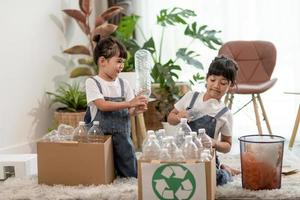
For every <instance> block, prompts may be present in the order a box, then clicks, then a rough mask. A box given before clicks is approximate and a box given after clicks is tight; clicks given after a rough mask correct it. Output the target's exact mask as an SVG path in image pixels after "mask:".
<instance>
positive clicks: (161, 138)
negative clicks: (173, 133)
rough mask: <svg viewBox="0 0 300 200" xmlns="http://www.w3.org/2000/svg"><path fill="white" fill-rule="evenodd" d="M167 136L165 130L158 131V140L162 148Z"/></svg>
mask: <svg viewBox="0 0 300 200" xmlns="http://www.w3.org/2000/svg"><path fill="white" fill-rule="evenodd" d="M165 136H166V131H165V129H159V130H158V131H156V138H157V140H158V143H159V145H160V146H161V147H162V146H163V138H165Z"/></svg>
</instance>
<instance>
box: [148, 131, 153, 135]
mask: <svg viewBox="0 0 300 200" xmlns="http://www.w3.org/2000/svg"><path fill="white" fill-rule="evenodd" d="M147 135H155V132H154V131H153V130H148V131H147Z"/></svg>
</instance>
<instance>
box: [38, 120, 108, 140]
mask: <svg viewBox="0 0 300 200" xmlns="http://www.w3.org/2000/svg"><path fill="white" fill-rule="evenodd" d="M99 125H100V124H99V121H94V122H93V126H92V127H91V128H90V129H87V126H86V124H85V122H83V121H80V122H79V124H78V126H77V127H76V128H75V129H74V128H73V127H72V126H69V125H66V124H60V125H59V126H58V128H57V130H53V131H51V132H49V133H47V134H46V135H45V136H44V137H43V139H44V140H46V141H50V142H66V141H77V142H84V143H99V142H102V141H103V137H102V136H104V134H103V132H102V131H101V129H100V127H99Z"/></svg>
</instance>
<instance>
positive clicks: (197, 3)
mask: <svg viewBox="0 0 300 200" xmlns="http://www.w3.org/2000/svg"><path fill="white" fill-rule="evenodd" d="M133 3H134V4H133V5H134V9H135V13H136V14H138V15H140V16H141V19H140V24H139V26H140V27H141V29H142V30H143V32H144V33H145V35H146V38H149V37H150V36H153V37H154V39H155V40H156V41H157V44H158V43H159V42H158V41H159V39H160V36H161V35H160V34H161V27H160V26H157V25H156V15H158V14H159V11H160V10H161V9H167V8H173V7H181V8H185V9H191V10H193V11H195V13H196V14H197V17H195V18H194V19H193V20H192V21H191V22H193V21H197V23H198V24H206V25H208V28H210V29H215V30H220V31H222V32H221V33H220V34H218V36H219V37H220V38H221V39H222V41H223V42H226V41H230V40H267V41H271V42H272V43H274V45H275V46H276V48H277V63H276V67H275V70H274V72H273V77H276V78H278V81H277V83H276V84H275V86H274V87H273V88H272V89H271V90H269V91H267V92H265V93H263V94H262V99H263V102H264V105H265V109H266V111H267V115H268V118H269V121H270V124H271V128H272V131H273V133H274V134H277V135H282V136H284V137H286V138H287V139H289V138H290V135H291V132H292V129H293V126H294V122H295V117H296V113H297V109H298V105H299V102H300V101H299V99H300V95H291V94H286V93H285V92H300V84H299V83H298V81H297V78H298V76H299V74H300V66H299V61H298V59H299V57H300V12H299V9H300V1H298V0H243V1H241V0H209V1H208V0H184V1H183V0H134V1H133ZM137 36H138V40H139V41H140V42H144V39H143V37H142V35H141V34H140V32H137ZM189 41H190V40H189V39H186V37H185V36H184V34H183V30H182V29H178V28H177V27H174V28H171V29H169V28H168V31H166V32H165V37H164V46H163V58H164V59H165V60H166V59H168V58H170V57H174V55H175V53H176V50H177V49H178V48H180V47H186V46H187V45H188V43H189ZM192 49H193V50H196V51H197V52H198V53H199V54H200V55H201V56H200V57H199V60H200V61H201V62H202V63H203V64H204V67H205V71H206V70H207V67H208V65H209V63H210V62H211V60H212V59H213V58H214V56H216V55H217V51H212V50H208V48H206V47H205V46H203V45H200V44H199V43H198V42H195V43H193V45H192ZM187 72H190V73H187ZM195 72H197V70H196V69H193V68H189V67H186V68H185V72H184V73H181V74H180V80H188V79H189V78H190V77H191V75H192V74H193V73H195ZM204 73H205V72H204ZM249 98H250V97H249ZM249 98H248V97H246V96H236V97H235V99H234V106H233V111H236V110H237V109H238V108H240V107H241V106H242V105H244V104H245V102H247V101H248V100H249ZM261 118H262V117H261ZM262 125H263V130H264V132H265V133H267V129H266V126H265V124H264V123H263V124H262ZM256 133H257V128H256V125H255V116H254V111H253V106H252V104H250V105H248V106H247V107H246V108H244V109H243V110H242V111H240V112H239V113H237V114H235V115H234V135H235V136H239V135H245V134H256ZM298 134H299V133H298ZM299 139H300V136H299V137H298V140H299Z"/></svg>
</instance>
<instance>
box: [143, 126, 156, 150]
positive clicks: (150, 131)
mask: <svg viewBox="0 0 300 200" xmlns="http://www.w3.org/2000/svg"><path fill="white" fill-rule="evenodd" d="M150 135H154V136H155V132H154V131H153V130H148V131H147V132H146V137H145V139H144V141H143V144H142V149H144V147H145V146H146V144H147V143H148V141H149V138H150Z"/></svg>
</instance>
